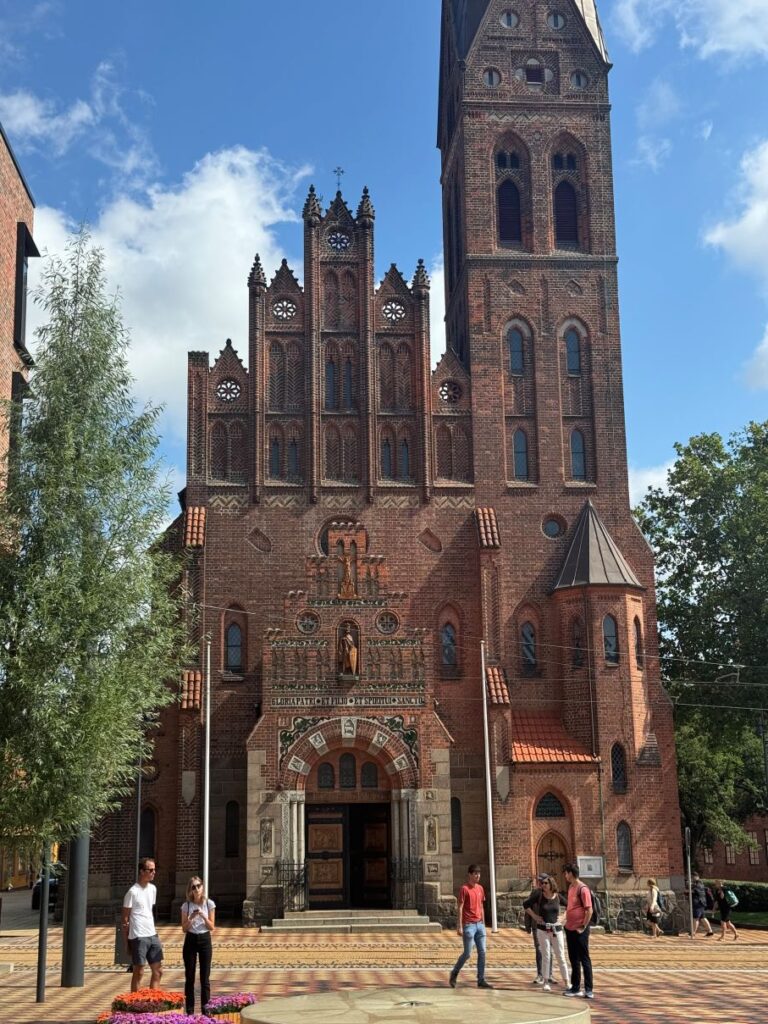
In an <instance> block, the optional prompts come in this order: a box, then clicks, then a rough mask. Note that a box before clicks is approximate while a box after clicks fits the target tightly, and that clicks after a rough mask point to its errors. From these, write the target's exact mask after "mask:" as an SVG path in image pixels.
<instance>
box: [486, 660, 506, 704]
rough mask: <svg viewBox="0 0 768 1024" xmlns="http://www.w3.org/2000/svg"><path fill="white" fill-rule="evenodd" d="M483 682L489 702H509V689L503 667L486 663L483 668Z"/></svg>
mask: <svg viewBox="0 0 768 1024" xmlns="http://www.w3.org/2000/svg"><path fill="white" fill-rule="evenodd" d="M485 682H486V685H487V687H488V698H489V700H490V702H491V704H509V690H508V689H507V680H506V679H505V678H504V669H503V668H499V667H498V666H497V665H488V666H487V667H486V669H485Z"/></svg>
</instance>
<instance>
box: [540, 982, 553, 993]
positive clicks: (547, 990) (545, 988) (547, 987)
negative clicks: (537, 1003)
mask: <svg viewBox="0 0 768 1024" xmlns="http://www.w3.org/2000/svg"><path fill="white" fill-rule="evenodd" d="M551 991H552V986H551V985H550V984H549V982H547V983H546V984H545V985H544V987H543V988H542V992H551Z"/></svg>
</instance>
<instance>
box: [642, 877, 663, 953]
mask: <svg viewBox="0 0 768 1024" xmlns="http://www.w3.org/2000/svg"><path fill="white" fill-rule="evenodd" d="M645 919H646V920H647V922H648V924H649V925H650V926H651V938H653V939H656V938H658V937H659V935H661V928H659V921H660V920H661V907H660V906H659V887H658V886H657V885H656V879H655V878H649V879H648V896H647V897H646V901H645Z"/></svg>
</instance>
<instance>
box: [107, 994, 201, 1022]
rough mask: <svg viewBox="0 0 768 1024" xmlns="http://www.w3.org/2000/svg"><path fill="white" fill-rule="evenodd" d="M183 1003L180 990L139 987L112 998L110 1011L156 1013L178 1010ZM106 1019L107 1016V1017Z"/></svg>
mask: <svg viewBox="0 0 768 1024" xmlns="http://www.w3.org/2000/svg"><path fill="white" fill-rule="evenodd" d="M183 1005H184V996H183V994H182V993H181V992H165V991H163V989H160V988H140V989H139V990H138V992H125V993H123V994H122V995H119V996H115V998H114V999H113V1000H112V1011H111V1012H112V1013H116V1012H119V1011H121V1010H122V1011H123V1012H127V1013H157V1012H158V1011H162V1010H178V1009H180V1008H181V1007H182V1006H183ZM107 1019H108V1018H107Z"/></svg>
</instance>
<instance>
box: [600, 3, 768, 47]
mask: <svg viewBox="0 0 768 1024" xmlns="http://www.w3.org/2000/svg"><path fill="white" fill-rule="evenodd" d="M669 20H671V21H673V22H674V25H675V27H676V29H677V32H678V36H679V40H680V45H681V46H684V47H689V48H691V49H694V50H695V51H696V52H697V54H698V56H700V57H702V58H707V57H713V56H716V55H726V56H728V57H734V58H735V57H738V58H739V59H741V60H743V59H744V58H746V57H754V56H756V57H766V56H768V0H617V3H616V6H615V8H614V12H613V21H614V24H615V27H616V31H617V32H618V34H619V35H620V36H621V37H622V38H623V39H624V41H625V42H626V44H627V45H628V46H629V47H630V48H631V49H633V50H634V51H636V52H639V51H640V50H643V49H644V48H645V47H647V46H650V45H651V44H652V43H653V42H654V41H655V39H656V37H657V35H658V34H659V32H660V31H661V30H662V29H663V26H664V24H665V22H667V21H669Z"/></svg>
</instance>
